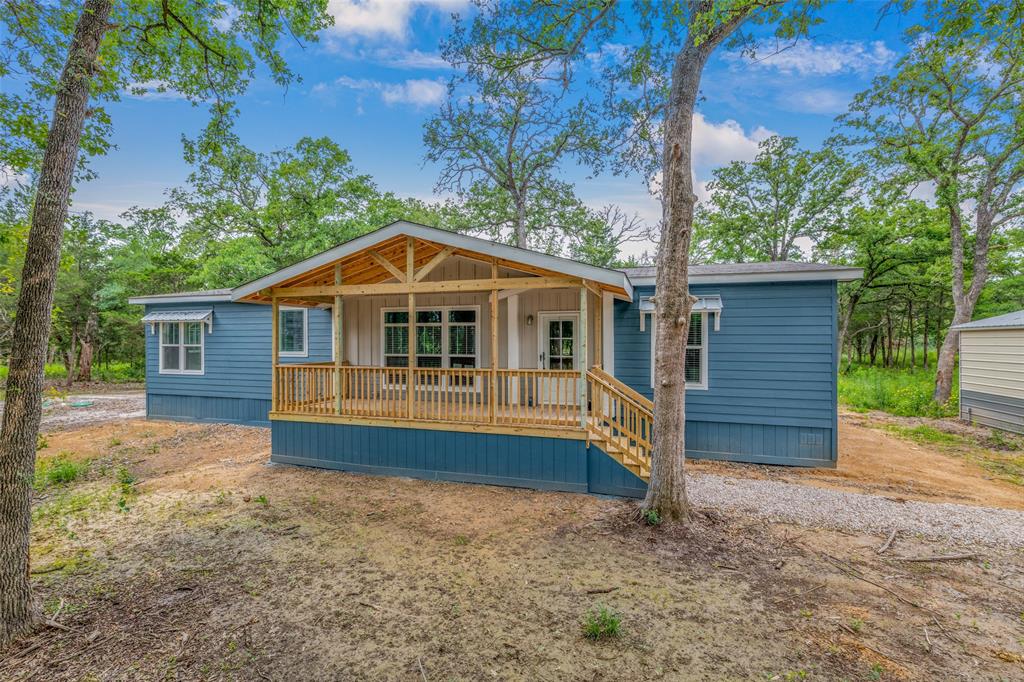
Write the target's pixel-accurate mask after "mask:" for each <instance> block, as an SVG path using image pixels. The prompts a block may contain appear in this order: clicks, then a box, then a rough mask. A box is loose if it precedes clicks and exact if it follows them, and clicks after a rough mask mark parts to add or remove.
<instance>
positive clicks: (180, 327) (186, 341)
mask: <svg viewBox="0 0 1024 682" xmlns="http://www.w3.org/2000/svg"><path fill="white" fill-rule="evenodd" d="M160 373H161V374H202V373H203V323H202V322H161V323H160Z"/></svg>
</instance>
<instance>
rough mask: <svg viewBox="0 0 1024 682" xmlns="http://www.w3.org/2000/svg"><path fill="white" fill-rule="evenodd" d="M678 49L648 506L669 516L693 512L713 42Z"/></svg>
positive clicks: (666, 172) (666, 166) (668, 126)
mask: <svg viewBox="0 0 1024 682" xmlns="http://www.w3.org/2000/svg"><path fill="white" fill-rule="evenodd" d="M693 42H694V41H693V38H692V37H691V36H687V43H686V47H684V49H683V50H682V51H681V52H680V53H679V54H678V55H676V59H675V63H674V64H673V67H672V89H671V92H670V94H669V100H668V111H667V115H666V117H665V142H664V144H665V147H664V151H663V156H662V185H663V187H662V192H663V195H662V215H663V226H664V227H663V231H662V235H661V243H660V245H659V247H658V269H657V277H656V288H655V291H656V294H655V296H656V298H657V307H658V314H657V316H656V320H655V324H654V325H653V326H654V329H653V330H652V333H654V334H655V335H656V336H655V348H654V366H655V368H656V371H655V376H656V377H658V381H657V382H656V383H655V385H654V404H655V405H656V406H657V408H656V409H655V410H654V453H653V456H652V459H653V461H652V464H651V478H650V481H649V483H648V485H647V496H646V497H645V498H644V503H643V507H644V509H648V510H655V511H657V512H658V514H659V515H660V516H661V518H663V519H666V520H680V519H689V517H690V508H689V503H688V501H687V499H686V476H685V472H684V469H685V466H686V379H685V377H686V375H685V362H686V336H687V334H688V333H689V329H690V310H691V309H692V308H693V299H692V298H691V296H690V291H689V286H688V283H687V278H688V271H689V265H690V239H691V236H692V233H693V206H694V203H695V202H696V199H697V198H696V196H695V195H694V193H693V175H692V166H693V164H692V156H691V152H692V141H693V112H694V108H695V107H696V101H697V91H698V90H699V88H700V78H701V72H702V71H703V69H704V64H705V63H706V62H707V58H708V55H709V54H710V49H713V46H709V45H708V44H707V43H705V44H704V45H702V46H696V45H694V44H693Z"/></svg>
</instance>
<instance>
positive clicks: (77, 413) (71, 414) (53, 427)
mask: <svg viewBox="0 0 1024 682" xmlns="http://www.w3.org/2000/svg"><path fill="white" fill-rule="evenodd" d="M85 403H90V404H88V405H86V404H85ZM75 405H79V407H75ZM3 408H4V404H3V403H2V402H0V414H3ZM145 416H146V394H145V392H144V391H126V392H124V393H97V394H95V395H92V394H81V395H70V396H68V397H67V398H65V399H57V400H54V399H52V398H47V399H45V400H44V402H43V421H42V424H41V426H40V429H39V430H40V431H42V432H43V433H46V432H49V431H64V430H67V429H73V428H76V427H79V426H86V425H89V424H98V423H101V422H110V421H119V420H121V419H137V418H139V417H145Z"/></svg>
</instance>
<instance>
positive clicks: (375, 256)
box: [366, 250, 405, 282]
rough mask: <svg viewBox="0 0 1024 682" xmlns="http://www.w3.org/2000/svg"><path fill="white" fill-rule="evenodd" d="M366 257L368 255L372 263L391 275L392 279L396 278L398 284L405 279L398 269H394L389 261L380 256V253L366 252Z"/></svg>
mask: <svg viewBox="0 0 1024 682" xmlns="http://www.w3.org/2000/svg"><path fill="white" fill-rule="evenodd" d="M366 255H368V256H369V257H370V258H371V259H373V261H374V262H375V263H376V264H377V265H379V266H381V267H382V268H384V269H385V270H387V271H388V272H389V273H391V275H392V276H393V277H396V278H397V279H398V281H399V282H401V281H403V280H404V279H405V273H404V272H402V271H401V270H399V269H398V268H396V267H395V265H394V263H392V262H391V261H389V260H388V259H387V258H385V257H384V256H382V255H380V253H378V252H377V251H373V250H370V251H367V252H366Z"/></svg>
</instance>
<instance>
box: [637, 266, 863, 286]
mask: <svg viewBox="0 0 1024 682" xmlns="http://www.w3.org/2000/svg"><path fill="white" fill-rule="evenodd" d="M863 276H864V270H863V269H862V268H842V269H835V270H808V271H805V272H737V273H721V274H715V275H692V274H691V275H690V277H689V280H688V281H689V283H690V284H755V283H759V282H831V281H835V282H853V281H855V280H858V279H860V278H861V277H863ZM631 281H632V282H633V286H638V287H644V286H654V285H655V283H656V282H657V278H656V277H655V276H649V277H634V278H632V280H631Z"/></svg>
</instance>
